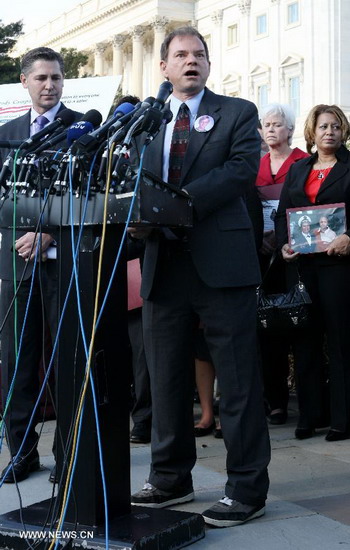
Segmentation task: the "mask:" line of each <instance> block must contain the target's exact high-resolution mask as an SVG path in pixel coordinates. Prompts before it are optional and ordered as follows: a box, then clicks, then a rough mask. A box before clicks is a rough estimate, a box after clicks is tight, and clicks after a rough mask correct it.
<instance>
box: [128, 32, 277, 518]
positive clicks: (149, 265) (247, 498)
mask: <svg viewBox="0 0 350 550" xmlns="http://www.w3.org/2000/svg"><path fill="white" fill-rule="evenodd" d="M161 60H162V61H161V69H162V71H163V74H164V77H165V78H167V79H168V80H169V81H170V82H171V83H172V84H173V94H172V96H171V97H170V105H169V107H170V109H171V111H172V113H173V121H172V123H171V124H168V125H167V127H166V128H163V130H162V131H161V132H160V133H159V134H158V136H157V137H156V138H155V140H154V141H153V142H152V143H151V144H150V145H149V146H148V148H147V151H146V154H145V164H144V167H145V168H147V169H148V170H151V171H153V172H154V173H155V174H156V175H158V176H160V177H163V179H164V180H168V173H169V174H170V172H168V167H169V164H170V165H171V166H172V164H173V157H172V153H171V142H174V137H173V138H172V131H173V128H174V126H175V124H176V119H177V118H178V117H181V116H182V115H179V111H180V112H182V113H183V112H184V111H186V112H187V113H188V118H189V135H188V140H187V141H188V144H187V148H186V151H185V153H184V157H183V160H182V162H181V164H182V167H181V175H180V182H179V185H180V187H181V188H182V189H183V190H184V191H186V192H188V193H189V195H191V196H192V197H193V205H194V224H193V228H192V229H191V230H189V231H182V233H180V234H179V232H178V231H174V233H172V232H171V231H170V230H151V231H148V230H147V231H145V230H143V229H142V228H139V229H137V228H135V229H130V233H131V235H132V236H133V237H135V238H145V241H146V250H145V258H144V264H143V273H142V290H141V293H142V296H143V298H144V306H143V310H144V331H145V332H144V340H145V346H146V354H147V363H148V366H149V370H150V378H151V391H152V407H153V411H152V412H153V423H152V463H151V471H150V475H149V479H148V482H147V483H146V485H145V486H144V487H143V489H142V490H141V491H140V492H138V493H136V494H135V495H133V496H132V500H131V502H132V504H134V505H142V506H150V507H156V508H162V507H165V506H169V505H172V504H177V503H181V502H188V501H190V500H192V499H193V497H194V493H193V485H192V477H191V470H192V468H193V466H194V464H195V461H196V448H195V438H194V423H193V355H192V350H193V331H194V329H195V328H196V327H197V326H198V321H199V320H200V321H201V322H202V323H203V325H204V327H205V336H206V340H207V343H208V346H209V349H210V353H211V356H212V358H213V362H214V364H215V368H216V373H217V377H218V381H219V386H220V391H221V398H220V418H221V426H222V432H223V436H224V440H225V445H226V448H227V474H228V480H227V484H226V487H225V495H224V496H223V498H222V499H221V500H220V501H219V502H217V503H216V504H215V505H214V506H212V507H211V508H209V509H208V510H206V511H205V512H204V513H203V516H204V519H205V521H206V522H207V523H209V524H211V525H215V526H218V527H228V526H233V525H237V524H240V523H244V522H245V521H248V520H250V519H253V518H256V517H259V516H261V515H263V514H264V511H265V500H266V496H267V490H268V485H269V480H268V473H267V466H268V463H269V460H270V446H269V438H268V431H267V426H266V420H265V413H264V407H263V396H262V383H261V378H260V372H259V365H258V358H257V343H256V295H255V287H256V285H257V284H258V283H259V281H260V274H259V267H258V260H257V256H256V250H255V244H254V235H253V231H252V226H251V222H250V219H249V216H248V213H247V208H246V204H245V200H244V196H245V194H246V192H247V190H248V189H249V188H250V186H253V185H254V181H255V177H256V173H257V170H258V164H259V159H260V141H261V140H260V138H259V135H258V133H257V127H258V118H257V112H256V108H255V106H254V105H253V104H252V103H250V102H248V101H245V100H242V99H238V98H229V97H224V96H219V95H217V94H214V93H212V92H211V91H209V90H208V89H207V88H206V87H205V84H206V81H207V78H208V76H209V71H210V63H209V54H208V48H207V45H206V43H205V40H204V38H203V37H202V36H201V35H200V34H199V33H198V31H197V30H196V29H194V28H192V27H185V28H180V29H176V30H175V31H174V32H172V33H171V34H170V35H169V36H167V37H166V39H165V41H164V43H163V45H162V48H161ZM183 103H185V104H186V107H184V106H183ZM180 107H181V108H180ZM201 117H203V120H204V118H205V121H206V124H205V128H204V130H203V125H200V124H199V122H200V119H201ZM141 146H142V140H138V142H137V143H136V147H135V151H136V152H138V153H139V152H140V147H141ZM135 156H136V155H135Z"/></svg>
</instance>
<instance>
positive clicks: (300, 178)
mask: <svg viewBox="0 0 350 550" xmlns="http://www.w3.org/2000/svg"><path fill="white" fill-rule="evenodd" d="M336 157H337V163H336V164H335V165H334V167H333V168H332V170H331V171H330V173H329V174H328V176H327V177H326V178H325V180H324V181H323V182H322V184H321V187H320V189H319V192H318V193H317V196H316V202H315V205H321V204H332V203H338V202H345V205H346V218H347V224H348V228H349V225H350V153H349V151H348V150H347V149H346V148H345V147H344V145H342V146H341V147H340V148H339V149H338V151H337V153H336ZM316 158H317V153H315V154H314V155H312V156H311V157H308V158H305V159H302V160H299V161H298V162H296V163H295V164H292V166H291V167H290V169H289V172H288V174H287V177H286V181H285V184H284V186H283V189H282V193H281V199H280V203H279V207H278V210H277V215H276V219H275V226H276V238H277V245H278V247H279V248H281V247H282V246H283V245H284V244H285V243H287V242H288V230H287V219H286V210H287V208H297V207H298V206H311V205H312V206H315V205H313V204H312V203H311V202H310V200H309V199H308V197H307V195H306V194H305V191H304V187H305V182H306V180H307V178H308V175H309V173H310V171H311V170H312V167H313V165H314V163H315V161H316ZM346 234H347V235H349V237H350V228H349V229H348V231H347V232H346ZM340 260H341V261H342V262H344V261H345V260H347V259H345V258H341V259H340ZM324 261H326V262H327V263H334V262H338V261H339V258H336V257H334V256H326V255H325V258H324Z"/></svg>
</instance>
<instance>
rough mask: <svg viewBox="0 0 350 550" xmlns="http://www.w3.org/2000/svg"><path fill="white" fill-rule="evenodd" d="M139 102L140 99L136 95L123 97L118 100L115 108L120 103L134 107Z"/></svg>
mask: <svg viewBox="0 0 350 550" xmlns="http://www.w3.org/2000/svg"><path fill="white" fill-rule="evenodd" d="M139 101H140V98H139V97H137V96H136V95H123V97H121V98H120V99H118V101H117V103H116V104H115V107H119V105H121V104H122V103H131V105H136V103H138V102H139Z"/></svg>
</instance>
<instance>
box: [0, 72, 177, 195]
mask: <svg viewBox="0 0 350 550" xmlns="http://www.w3.org/2000/svg"><path fill="white" fill-rule="evenodd" d="M171 93H172V85H171V84H170V82H168V81H165V82H163V83H162V84H161V86H160V89H159V92H158V95H157V97H156V98H153V97H148V98H147V99H145V100H144V101H142V102H141V101H140V102H139V103H137V104H136V105H132V104H131V103H128V102H124V103H121V104H120V105H119V106H118V107H117V108H116V110H115V111H114V113H113V115H112V116H110V117H109V118H108V119H107V120H106V121H105V122H104V123H103V124H102V125H101V123H102V116H101V113H100V112H99V111H97V110H95V109H92V110H90V111H88V112H87V113H86V114H85V115H84V116H83V117H82V119H81V120H79V121H78V122H74V120H75V116H76V114H75V113H74V111H72V110H71V109H63V110H61V111H60V112H59V113H58V114H57V116H56V118H55V120H54V121H53V122H51V123H50V124H48V125H47V126H46V127H45V128H43V129H42V130H40V131H39V132H37V133H36V134H34V135H33V136H31V137H30V138H28V139H26V140H24V141H0V147H6V148H9V149H12V150H11V152H10V154H9V155H8V156H7V158H6V160H5V161H4V163H3V166H2V169H1V172H0V187H2V188H4V189H5V190H6V192H8V191H9V190H10V189H12V190H15V191H16V192H21V193H23V194H27V193H28V191H30V192H31V193H32V196H35V194H36V193H37V191H38V190H41V191H42V189H43V188H46V189H49V192H51V193H58V194H61V193H64V192H65V191H66V190H67V189H68V187H69V182H70V184H71V185H72V182H73V187H74V188H75V189H78V188H79V189H83V188H84V185H85V184H84V182H86V178H87V173H88V171H89V168H90V167H91V163H92V159H93V158H94V166H95V171H94V177H93V184H92V187H91V190H92V191H95V192H96V191H104V189H105V185H106V180H107V176H108V174H109V178H110V180H111V182H112V187H111V192H113V191H114V192H122V191H123V190H126V185H125V174H126V171H127V166H128V157H129V151H130V147H131V143H132V138H133V137H135V136H137V135H139V134H141V133H145V135H146V140H145V141H146V143H150V142H151V141H152V140H153V139H154V137H155V136H156V135H157V133H158V132H159V130H160V128H161V127H162V125H164V124H167V123H168V122H170V120H171V119H172V114H171V111H170V110H169V109H167V108H166V107H165V102H166V100H167V99H168V97H169V95H170V94H171ZM62 143H64V148H60V147H61V144H62ZM111 151H112V153H111Z"/></svg>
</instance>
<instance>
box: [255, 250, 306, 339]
mask: <svg viewBox="0 0 350 550" xmlns="http://www.w3.org/2000/svg"><path fill="white" fill-rule="evenodd" d="M274 258H275V254H274V255H273V256H272V258H271V262H270V265H269V268H268V269H267V271H266V273H265V277H264V279H263V282H262V283H261V285H259V286H258V287H257V290H256V295H257V305H258V319H257V325H258V330H260V331H269V332H284V331H288V330H292V329H296V328H304V327H305V326H306V325H307V323H308V319H309V310H310V305H311V303H312V302H311V298H310V296H309V294H308V292H307V290H306V288H305V285H304V283H303V282H302V281H301V279H300V274H299V271H298V282H297V283H296V284H295V285H294V286H292V287H291V288H290V290H288V292H283V293H278V294H266V293H265V291H264V289H263V283H264V280H265V279H266V275H267V273H268V271H269V269H270V267H271V265H272V263H273V260H274Z"/></svg>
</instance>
